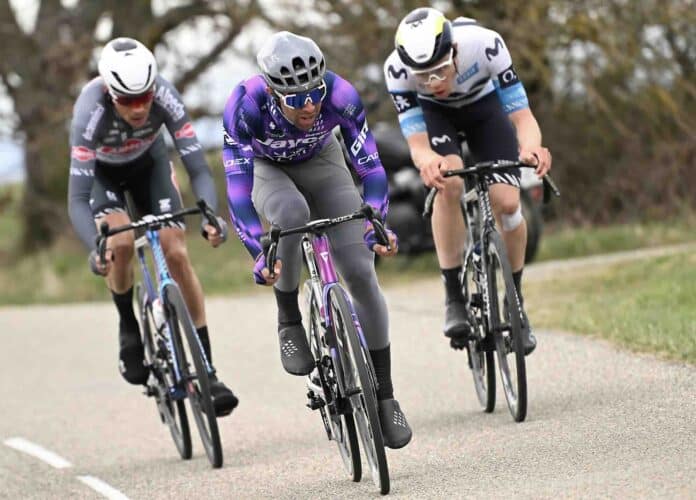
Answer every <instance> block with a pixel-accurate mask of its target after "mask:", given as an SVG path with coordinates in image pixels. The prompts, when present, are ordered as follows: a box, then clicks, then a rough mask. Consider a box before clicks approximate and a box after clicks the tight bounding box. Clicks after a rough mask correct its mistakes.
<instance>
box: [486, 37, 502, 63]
mask: <svg viewBox="0 0 696 500" xmlns="http://www.w3.org/2000/svg"><path fill="white" fill-rule="evenodd" d="M500 47H503V41H502V40H501V39H500V38H498V37H496V39H495V45H494V46H493V48H490V47H489V48H487V49H486V59H488V60H489V61H490V60H491V59H493V58H494V57H495V56H497V55H498V52H500Z"/></svg>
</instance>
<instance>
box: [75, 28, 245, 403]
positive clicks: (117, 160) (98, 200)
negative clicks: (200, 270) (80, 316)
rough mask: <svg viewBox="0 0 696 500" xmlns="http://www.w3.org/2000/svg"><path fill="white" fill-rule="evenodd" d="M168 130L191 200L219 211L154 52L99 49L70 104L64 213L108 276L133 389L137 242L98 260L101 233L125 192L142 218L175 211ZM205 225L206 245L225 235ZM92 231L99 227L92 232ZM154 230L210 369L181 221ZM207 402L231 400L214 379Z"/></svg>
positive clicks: (95, 266)
mask: <svg viewBox="0 0 696 500" xmlns="http://www.w3.org/2000/svg"><path fill="white" fill-rule="evenodd" d="M163 125H164V126H165V127H166V128H167V130H168V131H169V133H170V134H171V136H172V138H173V139H174V143H175V145H176V148H177V150H178V151H179V154H180V155H181V158H182V161H183V163H184V166H185V167H186V172H187V173H188V175H189V178H190V180H191V185H192V187H193V191H194V192H195V194H196V197H197V198H203V199H204V200H205V201H206V202H207V203H208V205H209V206H210V207H211V208H212V209H213V210H215V207H216V205H217V196H216V193H215V186H214V183H213V178H212V175H211V173H210V169H209V168H208V164H207V163H206V160H205V157H204V156H203V151H202V148H201V145H200V143H199V142H198V139H197V138H196V134H195V132H194V130H193V126H192V125H191V122H190V119H189V117H188V114H187V113H186V109H185V108H184V104H183V103H182V102H181V96H180V95H179V93H178V92H177V91H176V89H175V88H174V87H173V86H172V84H171V83H169V82H168V81H167V80H165V79H164V78H162V77H161V76H158V74H157V62H156V61H155V57H154V55H153V54H152V52H150V50H149V49H148V48H147V47H145V46H144V45H143V44H142V43H140V42H139V41H137V40H134V39H132V38H116V39H114V40H112V41H110V42H109V43H107V44H106V46H105V47H104V49H103V51H102V54H101V57H100V60H99V76H98V77H96V78H94V79H93V80H92V81H90V82H89V83H87V85H85V86H84V88H83V89H82V92H81V93H80V96H79V97H78V99H77V102H76V103H75V108H74V111H73V119H72V124H71V133H70V146H71V155H70V156H71V161H70V181H69V184H68V210H69V213H70V219H71V221H72V223H73V226H74V227H75V230H76V232H77V234H78V236H79V237H80V239H81V240H82V241H83V243H84V244H85V246H86V247H87V248H88V249H89V250H90V254H89V264H90V268H91V269H92V272H94V273H95V274H97V275H100V276H104V277H105V278H106V281H107V284H108V286H109V289H110V290H111V294H112V298H113V301H114V304H115V305H116V309H117V310H118V313H119V368H120V371H121V375H122V376H123V378H125V379H126V381H128V382H130V383H131V384H145V383H146V382H147V378H148V376H149V370H148V368H147V367H146V366H145V365H144V363H143V360H144V352H143V343H142V340H141V338H140V329H139V326H138V321H137V319H136V317H135V313H134V311H133V270H132V265H131V261H132V259H133V254H134V251H133V234H132V233H131V232H126V233H121V234H118V235H115V236H113V237H110V238H109V239H108V240H107V260H106V262H101V260H100V259H99V256H98V255H97V252H96V242H95V237H96V235H97V225H98V224H100V223H101V222H102V221H105V222H107V223H108V224H109V225H110V226H112V227H113V226H121V225H125V224H127V223H128V222H129V221H130V219H129V217H128V214H127V212H126V202H125V197H124V192H125V191H128V192H130V194H131V196H132V198H133V200H134V202H135V205H136V208H137V209H138V210H139V211H140V212H142V213H143V214H154V215H159V214H163V213H171V212H176V211H177V210H179V209H181V208H182V207H181V195H180V193H179V186H178V183H177V181H176V175H175V173H174V170H173V167H172V165H171V162H170V161H169V155H168V153H167V148H166V146H165V144H164V138H163V136H162V126H163ZM218 222H219V223H220V226H221V227H222V228H223V233H222V234H217V232H216V231H215V229H214V228H213V227H212V226H210V225H209V224H205V225H203V226H202V228H201V230H202V232H203V233H204V236H206V237H207V239H208V241H209V243H210V244H211V245H212V246H218V245H220V244H221V243H222V242H223V241H224V239H225V237H226V233H227V231H226V225H225V222H224V220H223V219H222V218H219V217H218ZM95 223H96V224H95ZM166 225H167V226H168V227H165V228H164V229H162V231H161V232H160V237H161V241H162V247H163V249H164V254H165V258H166V259H167V264H168V266H169V268H170V270H171V273H172V276H173V277H174V279H175V280H176V281H177V283H179V285H180V286H181V290H182V292H183V295H184V298H185V299H186V304H187V306H188V308H189V310H190V311H191V316H192V318H193V321H194V323H195V326H196V330H197V332H198V336H199V338H200V340H201V344H202V346H203V349H204V351H205V354H206V356H207V358H208V361H209V362H210V363H211V365H212V358H211V349H210V339H209V335H208V327H207V325H206V318H205V308H204V301H203V291H202V289H201V285H200V282H199V281H198V278H197V277H196V274H195V272H194V270H193V267H192V266H191V262H190V260H189V257H188V253H187V251H186V242H185V235H184V231H183V227H184V226H183V222H180V221H177V222H172V223H170V224H166ZM210 390H211V394H212V396H213V403H214V406H215V412H216V414H217V415H218V416H222V415H227V414H229V413H230V412H231V411H232V410H233V409H234V407H235V406H237V403H238V401H237V398H236V397H235V396H234V394H232V391H230V390H229V389H228V388H227V387H226V386H225V384H223V383H222V381H220V380H218V379H217V377H216V376H215V375H214V374H213V375H212V377H211V386H210Z"/></svg>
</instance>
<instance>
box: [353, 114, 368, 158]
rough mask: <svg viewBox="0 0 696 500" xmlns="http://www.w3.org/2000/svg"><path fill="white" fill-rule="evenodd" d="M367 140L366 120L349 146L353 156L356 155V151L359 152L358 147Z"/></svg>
mask: <svg viewBox="0 0 696 500" xmlns="http://www.w3.org/2000/svg"><path fill="white" fill-rule="evenodd" d="M366 140H367V120H365V122H364V123H363V126H362V128H361V129H360V133H359V134H358V137H357V138H356V139H355V141H353V144H351V146H350V152H351V153H353V156H357V155H358V153H359V152H360V149H361V148H362V147H363V144H365V141H366Z"/></svg>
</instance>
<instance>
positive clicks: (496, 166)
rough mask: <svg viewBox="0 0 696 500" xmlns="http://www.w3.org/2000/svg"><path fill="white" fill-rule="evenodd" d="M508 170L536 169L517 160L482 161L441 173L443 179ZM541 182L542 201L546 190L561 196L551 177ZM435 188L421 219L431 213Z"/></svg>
mask: <svg viewBox="0 0 696 500" xmlns="http://www.w3.org/2000/svg"><path fill="white" fill-rule="evenodd" d="M510 168H534V169H535V168H536V166H535V165H528V164H527V163H523V162H521V161H519V160H514V161H513V160H493V161H482V162H480V163H476V164H475V165H471V166H470V167H464V168H459V169H456V170H446V171H444V172H443V173H442V176H443V177H455V176H456V177H464V176H466V175H474V176H482V175H485V174H487V173H489V172H492V171H495V170H508V169H510ZM541 180H542V181H543V183H544V201H545V202H546V201H548V198H549V195H547V190H550V191H551V192H552V193H553V194H554V195H555V196H561V192H560V191H559V190H558V187H556V183H555V182H553V180H552V179H551V177H550V176H549V175H548V174H546V175H544V176H543V177H542V178H541ZM437 193H438V190H437V188H430V192H428V196H427V197H426V198H425V204H424V207H423V218H428V217H430V216H431V215H432V213H433V202H434V201H435V195H437Z"/></svg>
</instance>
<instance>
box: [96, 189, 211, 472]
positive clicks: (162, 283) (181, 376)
mask: <svg viewBox="0 0 696 500" xmlns="http://www.w3.org/2000/svg"><path fill="white" fill-rule="evenodd" d="M197 205H198V206H197V207H195V208H186V209H183V210H180V211H178V212H175V213H168V214H162V215H145V216H144V217H142V218H141V219H140V220H136V221H134V222H131V223H129V224H125V225H123V226H118V227H114V228H110V227H109V225H108V224H107V223H102V224H101V226H100V235H99V239H98V244H97V248H98V252H99V256H100V258H101V260H102V262H104V261H105V255H106V241H107V240H106V239H107V238H108V237H109V236H113V235H115V234H118V233H122V232H125V231H133V230H144V235H142V236H140V237H138V238H137V239H136V240H135V249H136V252H137V255H138V262H139V263H140V269H141V274H142V283H138V285H137V293H136V296H137V300H138V311H139V315H140V324H141V333H142V337H143V345H144V347H145V356H146V362H147V364H148V367H149V369H150V377H149V379H148V381H147V384H146V389H145V394H146V395H147V396H150V397H153V398H154V399H155V402H156V404H157V409H158V411H159V415H160V418H161V420H162V423H164V424H166V425H167V426H168V427H169V431H170V433H171V435H172V438H173V440H174V444H175V445H176V448H177V450H178V451H179V454H180V455H181V458H183V459H185V460H188V459H190V458H191V455H192V447H191V433H190V430H189V422H188V417H187V414H186V407H185V405H184V400H185V399H188V401H189V406H190V408H191V412H192V413H193V416H194V420H195V421H196V425H197V427H198V431H199V434H200V436H201V441H202V442H203V447H204V448H205V453H206V455H207V456H208V460H209V461H210V463H211V465H212V466H213V467H215V468H218V467H222V460H223V457H222V445H221V443H220V432H219V430H218V425H217V419H216V416H215V409H214V407H213V400H212V397H211V395H210V380H209V376H210V375H213V373H214V372H213V370H212V369H211V366H210V363H209V362H208V360H207V359H206V356H205V352H204V351H203V347H202V345H201V342H200V339H199V338H198V334H197V333H196V328H195V326H194V324H193V320H192V319H191V315H190V313H189V311H188V308H187V307H186V303H185V301H184V298H183V296H182V294H181V290H180V289H179V286H178V285H177V283H176V282H175V281H174V280H173V279H172V277H171V275H170V274H169V268H168V267H167V262H166V259H165V257H164V251H163V249H162V244H161V242H160V237H159V231H160V230H161V229H162V227H163V224H164V223H166V222H168V221H178V220H181V218H183V217H184V216H186V215H192V214H202V215H203V216H205V217H206V219H207V220H208V222H209V223H210V225H212V226H213V227H214V228H215V229H216V230H217V231H218V232H219V231H220V226H219V224H218V221H217V219H216V217H215V214H214V212H213V211H212V210H211V209H210V207H208V205H207V204H206V203H205V201H204V200H199V201H198V204H197ZM147 249H149V250H150V252H149V253H150V254H151V258H152V261H153V263H154V271H155V272H154V277H155V278H154V279H153V273H151V271H150V268H149V266H148V262H147V261H148V259H147V253H148V252H146V250H147ZM155 284H156V286H155Z"/></svg>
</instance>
